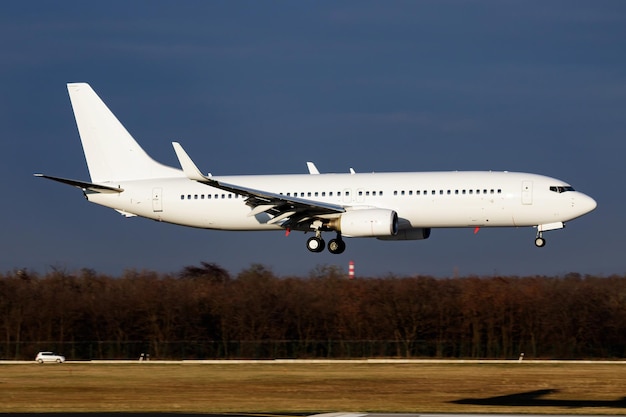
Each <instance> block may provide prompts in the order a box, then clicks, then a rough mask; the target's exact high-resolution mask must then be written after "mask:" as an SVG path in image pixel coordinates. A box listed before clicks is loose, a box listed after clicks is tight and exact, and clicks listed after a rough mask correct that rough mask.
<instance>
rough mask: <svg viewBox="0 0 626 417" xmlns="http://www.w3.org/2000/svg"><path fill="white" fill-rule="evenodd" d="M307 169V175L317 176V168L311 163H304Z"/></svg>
mask: <svg viewBox="0 0 626 417" xmlns="http://www.w3.org/2000/svg"><path fill="white" fill-rule="evenodd" d="M306 166H307V168H309V174H311V175H318V174H319V173H320V172H319V170H318V169H317V167H316V166H315V164H314V163H313V162H307V163H306Z"/></svg>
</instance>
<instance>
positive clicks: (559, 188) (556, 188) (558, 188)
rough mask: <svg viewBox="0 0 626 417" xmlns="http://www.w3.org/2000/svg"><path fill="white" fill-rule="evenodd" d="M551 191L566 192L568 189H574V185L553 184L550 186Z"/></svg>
mask: <svg viewBox="0 0 626 417" xmlns="http://www.w3.org/2000/svg"><path fill="white" fill-rule="evenodd" d="M550 191H554V192H555V193H559V194H560V193H565V192H567V191H574V187H571V186H569V185H568V186H560V185H558V186H554V185H553V186H551V187H550Z"/></svg>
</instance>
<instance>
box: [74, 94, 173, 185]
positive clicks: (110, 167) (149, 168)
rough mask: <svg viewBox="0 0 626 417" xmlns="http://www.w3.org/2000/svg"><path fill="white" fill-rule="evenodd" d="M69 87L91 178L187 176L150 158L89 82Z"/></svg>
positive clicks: (125, 178)
mask: <svg viewBox="0 0 626 417" xmlns="http://www.w3.org/2000/svg"><path fill="white" fill-rule="evenodd" d="M67 90H68V92H69V94H70V101H71V102H72V108H73V109H74V117H75V118H76V125H77V126H78V133H79V134H80V140H81V142H82V144H83V151H84V152H85V158H86V159H87V166H88V167H89V175H90V176H91V181H93V182H94V183H103V182H110V181H113V182H114V181H120V180H141V179H150V178H165V177H181V176H184V174H183V173H182V171H180V170H178V169H176V168H172V167H168V166H166V165H163V164H160V163H158V162H156V161H155V160H154V159H152V158H150V156H148V154H147V153H146V152H145V151H144V150H143V149H142V148H141V146H139V144H138V143H137V142H136V141H135V139H133V137H132V136H131V135H130V133H128V131H127V130H126V128H124V126H123V125H122V124H121V123H120V122H119V120H117V118H116V117H115V115H114V114H113V113H112V112H111V110H109V108H108V107H107V106H106V104H104V102H103V101H102V100H101V99H100V97H98V95H97V94H96V93H95V91H93V89H92V88H91V87H90V86H89V84H86V83H71V84H68V85H67Z"/></svg>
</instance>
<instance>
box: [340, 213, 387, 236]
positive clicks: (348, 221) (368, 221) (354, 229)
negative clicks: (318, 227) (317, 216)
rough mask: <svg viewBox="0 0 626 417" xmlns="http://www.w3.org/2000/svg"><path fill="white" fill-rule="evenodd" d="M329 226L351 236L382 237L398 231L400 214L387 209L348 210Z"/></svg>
mask: <svg viewBox="0 0 626 417" xmlns="http://www.w3.org/2000/svg"><path fill="white" fill-rule="evenodd" d="M329 226H330V227H331V228H333V229H335V230H338V231H340V232H341V234H343V235H344V236H349V237H382V236H394V235H395V234H396V233H398V214H397V213H396V212H395V211H393V210H386V209H363V210H352V211H347V212H345V213H343V214H342V215H341V217H339V218H337V219H334V220H332V221H331V222H330V224H329Z"/></svg>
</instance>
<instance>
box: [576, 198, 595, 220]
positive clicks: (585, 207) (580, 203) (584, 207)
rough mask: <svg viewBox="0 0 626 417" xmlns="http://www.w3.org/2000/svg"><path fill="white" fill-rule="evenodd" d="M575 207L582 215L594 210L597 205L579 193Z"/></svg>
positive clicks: (591, 199)
mask: <svg viewBox="0 0 626 417" xmlns="http://www.w3.org/2000/svg"><path fill="white" fill-rule="evenodd" d="M576 207H577V208H578V209H580V211H581V215H582V214H586V213H589V212H590V211H593V210H595V208H596V207H598V203H597V202H596V200H594V199H593V198H591V197H589V196H588V195H586V194H582V193H581V194H580V196H579V198H577V199H576Z"/></svg>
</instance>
